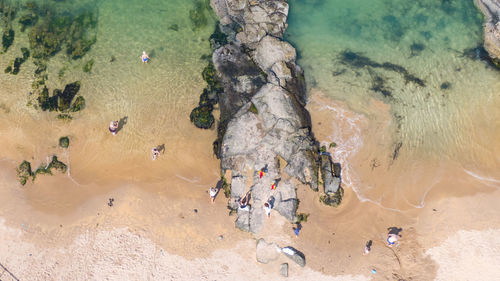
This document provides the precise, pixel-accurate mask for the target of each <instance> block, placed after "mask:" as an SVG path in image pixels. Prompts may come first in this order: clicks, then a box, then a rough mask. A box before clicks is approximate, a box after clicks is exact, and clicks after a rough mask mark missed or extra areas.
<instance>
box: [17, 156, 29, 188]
mask: <svg viewBox="0 0 500 281" xmlns="http://www.w3.org/2000/svg"><path fill="white" fill-rule="evenodd" d="M16 172H17V177H18V178H19V182H20V183H21V185H25V184H26V182H27V181H28V179H29V178H30V177H32V176H33V172H32V171H31V164H30V162H28V161H26V160H24V161H23V162H22V163H21V164H20V165H19V167H18V168H17V169H16Z"/></svg>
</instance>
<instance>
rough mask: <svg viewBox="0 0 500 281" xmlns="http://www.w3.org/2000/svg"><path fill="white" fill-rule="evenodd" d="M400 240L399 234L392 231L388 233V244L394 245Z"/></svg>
mask: <svg viewBox="0 0 500 281" xmlns="http://www.w3.org/2000/svg"><path fill="white" fill-rule="evenodd" d="M396 242H398V235H397V234H393V233H390V234H388V235H387V244H388V246H389V247H392V245H394V244H396Z"/></svg>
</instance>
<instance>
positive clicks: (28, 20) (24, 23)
mask: <svg viewBox="0 0 500 281" xmlns="http://www.w3.org/2000/svg"><path fill="white" fill-rule="evenodd" d="M37 21H38V15H36V14H35V13H29V14H26V15H24V16H22V17H20V18H19V23H20V24H21V32H24V30H26V27H29V26H33V25H35V24H36V22H37Z"/></svg>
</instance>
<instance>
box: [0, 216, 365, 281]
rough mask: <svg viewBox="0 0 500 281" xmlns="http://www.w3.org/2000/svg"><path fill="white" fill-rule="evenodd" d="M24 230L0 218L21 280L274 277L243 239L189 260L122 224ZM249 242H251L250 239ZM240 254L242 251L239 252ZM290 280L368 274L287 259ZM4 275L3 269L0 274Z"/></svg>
mask: <svg viewBox="0 0 500 281" xmlns="http://www.w3.org/2000/svg"><path fill="white" fill-rule="evenodd" d="M24 236H25V235H24V233H23V231H22V230H18V229H13V228H9V227H7V226H5V224H4V220H3V219H0V238H1V241H3V243H1V244H0V259H1V260H2V264H3V265H4V266H5V267H6V268H8V269H9V270H10V271H11V272H12V273H13V274H14V275H15V276H16V278H18V279H20V280H235V279H240V280H277V279H280V278H283V277H280V276H279V272H278V271H279V264H277V265H275V267H274V269H275V270H274V272H272V271H269V270H268V268H266V267H262V266H261V265H259V264H257V262H256V261H255V259H254V253H249V252H248V251H247V252H244V251H243V252H242V251H240V250H241V249H244V248H247V247H248V246H252V245H255V244H254V241H253V240H245V241H242V242H240V243H238V245H236V246H235V248H234V249H230V250H216V251H215V252H213V253H212V254H211V255H210V256H209V257H208V258H196V259H193V260H188V259H186V258H184V257H181V256H177V255H174V254H169V253H168V252H166V251H164V250H162V249H161V248H160V247H158V246H157V245H156V244H155V243H154V242H152V241H151V240H149V239H147V238H145V237H143V236H141V235H139V234H135V233H132V232H130V231H129V230H128V229H126V228H115V229H111V230H99V231H86V232H84V233H82V234H80V235H78V236H77V237H76V238H75V239H74V241H73V242H72V243H70V244H68V245H64V246H57V247H40V246H36V245H34V244H32V243H29V242H26V241H25V237H24ZM248 244H251V245H248ZM239 252H240V253H241V254H240V253H239ZM289 265H290V268H289V273H290V277H289V278H288V279H289V280H332V281H340V280H354V281H357V280H360V281H361V280H369V279H368V278H366V277H363V276H352V275H343V276H337V277H331V276H326V275H323V274H321V273H319V272H315V271H313V270H311V269H309V268H307V267H306V268H300V267H298V266H297V265H294V264H292V262H290V263H289ZM0 274H1V273H0ZM0 278H1V279H2V280H4V278H5V279H6V280H8V278H9V274H8V273H6V272H4V273H3V275H1V277H0Z"/></svg>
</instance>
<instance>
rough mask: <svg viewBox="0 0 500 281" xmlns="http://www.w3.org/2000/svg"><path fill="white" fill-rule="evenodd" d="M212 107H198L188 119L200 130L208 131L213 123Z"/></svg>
mask: <svg viewBox="0 0 500 281" xmlns="http://www.w3.org/2000/svg"><path fill="white" fill-rule="evenodd" d="M212 110H213V106H212V105H202V106H198V107H196V108H195V109H193V111H191V114H190V115H189V119H190V120H191V122H193V123H194V125H195V126H196V127H198V128H200V129H210V128H211V127H212V125H213V123H214V121H215V118H214V116H213V115H212Z"/></svg>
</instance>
